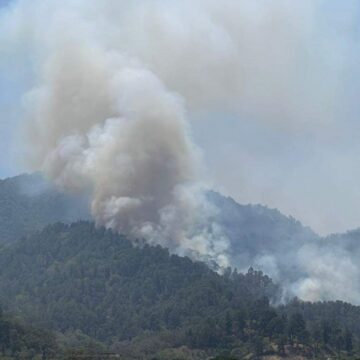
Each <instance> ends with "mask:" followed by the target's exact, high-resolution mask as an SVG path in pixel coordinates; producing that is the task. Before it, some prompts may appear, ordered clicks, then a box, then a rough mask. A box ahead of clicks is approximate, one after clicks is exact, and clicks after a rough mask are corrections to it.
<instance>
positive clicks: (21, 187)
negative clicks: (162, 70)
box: [0, 174, 317, 263]
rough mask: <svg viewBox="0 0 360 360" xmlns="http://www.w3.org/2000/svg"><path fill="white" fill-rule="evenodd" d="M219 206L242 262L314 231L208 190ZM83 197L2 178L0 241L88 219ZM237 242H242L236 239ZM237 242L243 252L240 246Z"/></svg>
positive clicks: (25, 178)
mask: <svg viewBox="0 0 360 360" xmlns="http://www.w3.org/2000/svg"><path fill="white" fill-rule="evenodd" d="M208 198H209V200H210V202H211V203H213V204H214V205H216V206H217V208H218V209H219V213H218V219H217V221H218V222H219V223H220V224H221V225H222V227H223V229H224V232H225V234H226V236H227V237H228V238H229V239H230V240H231V244H232V246H233V248H234V252H238V253H239V254H241V255H239V256H240V257H241V260H242V263H244V262H245V263H246V261H245V257H246V256H248V257H253V256H254V255H255V254H256V253H257V251H258V249H259V247H266V248H269V250H271V249H272V248H273V249H274V248H278V247H279V244H280V243H281V244H289V246H291V245H292V244H293V243H294V242H295V243H296V242H301V241H304V240H306V239H309V238H311V239H312V238H316V237H317V235H316V234H315V233H314V232H313V231H312V230H311V229H309V228H306V227H303V226H302V225H301V223H300V222H298V221H297V220H295V219H293V218H291V217H286V216H284V215H282V214H281V213H280V212H279V211H278V210H274V209H269V208H267V207H265V206H262V205H240V204H238V203H237V202H235V201H234V200H233V199H231V198H229V197H224V196H222V195H221V194H219V193H216V192H209V194H208ZM89 217H90V216H89V209H88V204H87V202H86V197H85V196H83V197H81V196H79V195H74V194H67V195H66V194H64V193H61V192H59V191H57V190H56V189H55V188H54V187H52V186H51V185H49V184H48V183H47V182H45V181H44V180H43V179H42V177H41V175H40V174H33V175H20V176H16V177H13V178H8V179H5V180H0V243H5V242H8V241H12V240H16V239H18V238H19V237H21V236H23V235H29V234H31V233H33V232H34V231H35V230H40V229H42V228H43V227H44V226H45V225H48V224H51V223H54V222H57V221H61V222H65V223H69V222H73V221H77V220H87V219H89ZM240 240H241V241H240ZM240 246H241V251H237V250H239V247H240Z"/></svg>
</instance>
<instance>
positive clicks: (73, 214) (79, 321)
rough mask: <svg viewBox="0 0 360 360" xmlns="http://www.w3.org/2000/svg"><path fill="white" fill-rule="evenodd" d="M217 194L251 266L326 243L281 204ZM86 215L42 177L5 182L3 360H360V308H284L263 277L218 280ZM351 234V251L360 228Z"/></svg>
mask: <svg viewBox="0 0 360 360" xmlns="http://www.w3.org/2000/svg"><path fill="white" fill-rule="evenodd" d="M208 196H209V198H210V200H211V201H212V202H213V203H215V204H217V205H218V207H219V208H220V209H221V214H220V217H219V221H220V222H221V224H222V225H223V226H224V229H225V230H226V235H227V236H228V238H229V239H230V241H231V242H232V245H233V249H234V253H236V256H237V257H238V260H239V263H241V264H246V263H247V262H248V260H249V259H251V258H252V257H253V256H254V255H256V252H257V251H258V249H259V248H262V247H263V246H265V245H266V246H268V247H269V246H274V247H275V246H277V247H281V248H283V249H284V254H286V253H287V251H288V248H287V247H289V248H290V247H291V246H293V245H294V243H296V242H299V241H302V240H303V239H308V238H314V239H316V238H317V235H316V234H314V233H313V232H312V231H311V230H310V229H307V228H304V227H303V226H302V225H301V224H300V223H299V222H297V221H296V220H294V219H292V218H288V217H285V216H283V215H282V214H281V213H280V212H278V211H277V210H270V209H267V208H266V207H263V206H253V205H247V206H243V205H239V204H237V203H236V202H235V201H233V200H231V199H229V198H224V197H222V196H221V195H219V194H217V193H212V192H211V193H209V195H208ZM86 218H88V213H87V204H86V201H84V199H82V198H79V197H74V196H66V195H63V194H61V193H59V192H57V191H55V190H54V189H53V188H51V187H49V186H48V185H47V184H46V183H45V182H44V181H43V180H42V179H41V177H39V176H20V177H16V178H13V179H7V180H3V181H0V244H3V245H1V247H0V303H1V304H2V307H3V309H4V311H5V314H6V315H3V314H1V316H0V359H64V360H65V359H66V360H67V359H79V358H81V359H104V358H105V359H108V358H113V355H112V354H120V355H121V358H122V359H209V358H217V359H244V358H246V359H256V358H264V357H265V358H266V356H270V355H271V356H275V358H276V357H283V356H285V355H286V356H287V357H288V358H295V356H298V357H297V358H298V359H301V358H304V359H307V358H315V359H326V358H339V359H357V358H360V355H359V356H357V354H360V349H359V339H360V307H357V306H352V305H350V304H346V303H343V302H323V303H305V302H301V301H299V300H296V299H295V300H293V301H291V302H290V303H288V304H287V305H286V306H284V305H281V306H279V305H276V304H279V300H280V296H281V289H280V287H279V286H277V285H275V284H274V283H273V282H272V280H271V279H270V278H269V277H267V276H266V275H264V274H263V273H261V272H258V271H255V270H253V269H250V270H249V271H248V273H246V274H241V273H238V272H236V271H233V270H231V269H228V270H227V271H226V272H225V274H223V275H219V274H217V273H215V272H214V271H212V270H210V269H209V268H208V267H207V266H206V265H205V264H202V263H195V262H192V261H191V260H190V259H188V258H182V257H178V256H174V255H170V254H169V253H168V251H167V250H165V249H163V248H161V247H150V246H140V245H139V246H134V245H133V244H132V243H131V242H130V241H128V240H127V239H126V238H125V237H124V236H119V235H115V234H113V233H112V232H110V231H106V230H104V229H96V228H95V227H94V225H93V224H92V223H89V222H86V221H81V222H76V223H73V224H71V223H72V222H73V221H76V220H79V219H86ZM58 221H62V222H64V223H67V225H66V224H64V223H59V222H58ZM51 223H55V224H52V225H48V224H51ZM44 227H45V228H44ZM21 237H22V238H21ZM240 238H241V244H242V245H241V248H237V247H236V246H239V245H238V244H239V242H238V240H239V239H240ZM344 239H345V240H344V241H346V242H347V244H348V246H349V247H350V246H352V244H353V243H354V242H356V241H357V239H358V233H357V232H352V233H349V234H347V237H345V238H344ZM330 240H331V239H330ZM333 241H337V239H335V238H334V239H333ZM277 242H278V243H277ZM279 285H280V286H281V284H279ZM9 314H13V315H9ZM26 324H31V326H29V325H26ZM40 329H43V330H40Z"/></svg>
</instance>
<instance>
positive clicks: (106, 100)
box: [25, 1, 229, 267]
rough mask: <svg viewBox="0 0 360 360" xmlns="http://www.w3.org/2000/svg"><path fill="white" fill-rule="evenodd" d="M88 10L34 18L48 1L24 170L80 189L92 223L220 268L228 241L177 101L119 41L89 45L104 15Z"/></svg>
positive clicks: (73, 8)
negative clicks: (207, 195)
mask: <svg viewBox="0 0 360 360" xmlns="http://www.w3.org/2000/svg"><path fill="white" fill-rule="evenodd" d="M107 3H108V4H107V5H108V6H110V5H111V2H109V1H108V2H107ZM85 4H86V5H85ZM87 4H88V3H87V2H84V4H82V5H81V6H80V7H79V8H78V6H79V2H74V1H68V2H65V4H63V5H64V6H63V5H61V6H59V4H58V3H57V2H49V3H48V4H47V5H46V6H45V10H46V12H45V13H42V14H43V15H44V16H46V17H47V16H50V17H51V13H50V12H49V13H48V11H49V9H48V8H47V6H49V5H50V8H51V7H52V6H53V7H54V9H53V10H54V11H55V14H56V15H55V16H54V18H52V19H51V22H52V24H47V25H46V28H45V27H41V28H40V29H39V31H40V32H42V31H45V30H46V31H47V32H48V33H44V34H43V33H41V35H40V36H39V39H38V38H37V35H35V39H34V40H35V46H39V51H40V52H41V55H40V56H39V59H38V63H37V64H38V65H39V79H40V81H39V84H38V85H37V86H36V87H34V88H33V89H32V90H31V91H30V92H29V93H28V94H27V96H26V99H25V102H26V106H27V111H28V119H27V124H26V126H27V141H28V143H29V144H30V146H29V148H30V153H29V162H30V164H31V166H32V168H33V169H40V170H42V171H44V173H45V174H46V175H47V176H48V177H49V178H50V179H51V180H52V181H54V182H55V183H56V184H57V185H59V186H60V187H62V188H64V189H66V190H69V191H88V192H89V193H90V196H91V199H92V200H91V210H92V214H93V217H94V219H95V221H96V223H97V224H98V225H103V226H105V227H107V228H111V229H114V230H117V231H119V232H121V233H124V234H127V235H128V236H129V237H130V238H131V239H135V240H139V239H145V240H146V241H147V242H149V243H151V244H161V245H163V246H166V247H168V248H169V249H170V250H171V251H173V252H176V253H180V254H184V255H185V254H186V255H190V256H192V257H194V258H196V259H202V260H205V261H209V262H214V263H216V264H218V265H220V267H224V266H227V265H229V263H228V258H227V239H226V238H224V237H223V236H222V234H221V229H220V228H219V226H218V225H217V224H216V223H215V222H214V221H210V220H209V219H210V218H211V217H214V214H215V212H216V209H215V208H214V207H212V206H211V205H210V204H208V203H207V200H206V198H205V196H203V192H202V189H201V187H200V186H199V184H198V183H197V172H198V168H199V166H200V157H199V154H198V151H197V149H196V148H195V146H194V145H193V144H192V142H191V139H190V136H189V134H188V133H189V129H188V125H187V122H186V116H185V110H184V100H183V99H182V97H180V96H179V95H177V94H176V93H173V92H171V91H169V90H168V89H167V88H166V86H165V85H164V84H163V82H162V81H161V79H160V78H159V77H158V76H157V75H156V74H155V73H154V72H152V71H151V70H150V69H149V68H148V67H147V66H146V64H144V63H143V62H142V61H141V59H140V58H138V57H136V56H133V55H129V54H127V52H126V49H123V47H122V44H121V42H120V43H119V44H117V41H116V40H115V39H114V40H113V41H112V42H111V44H112V46H111V47H109V46H108V45H107V44H106V41H105V39H97V36H96V34H94V32H96V30H97V26H98V25H99V24H100V25H101V21H102V20H103V19H102V16H106V15H107V14H104V10H105V9H102V11H100V13H99V14H96V18H95V19H86V11H87V10H89V8H90V9H91V6H88V5H87ZM38 6H39V7H40V8H42V6H41V5H39V4H38ZM113 6H115V2H114V4H113ZM115 7H116V6H115ZM57 11H59V12H60V13H57ZM128 11H129V10H128ZM93 16H95V14H93ZM107 16H108V15H107ZM49 20H50V19H49ZM105 20H106V22H107V21H108V19H107V18H105ZM65 25H66V29H65V28H64V26H65ZM47 26H48V27H47ZM115 29H116V26H115V27H114V29H113V30H112V31H110V30H109V33H107V32H105V30H104V31H100V35H102V36H105V35H107V36H112V34H113V31H115ZM48 46H49V48H47V47H48ZM44 50H46V51H44Z"/></svg>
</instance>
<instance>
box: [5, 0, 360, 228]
mask: <svg viewBox="0 0 360 360" xmlns="http://www.w3.org/2000/svg"><path fill="white" fill-rule="evenodd" d="M44 1H45V0H44ZM7 2H8V1H7V0H0V6H2V10H0V11H2V12H4V11H5V10H4V9H6V5H5V4H6V3H7ZM325 3H327V4H325ZM329 3H330V2H323V6H322V8H321V10H322V13H321V16H318V17H317V18H316V21H317V22H318V23H320V25H319V27H318V28H319V29H320V30H319V31H318V32H317V33H316V39H320V40H321V42H322V44H326V46H325V45H323V46H322V47H319V48H316V47H315V46H313V44H312V46H309V48H308V49H307V48H306V47H305V48H303V49H302V50H301V51H306V50H307V51H310V52H311V51H313V49H314V48H316V49H317V50H318V51H319V59H321V60H319V62H317V64H316V66H318V68H312V66H313V63H309V74H310V76H312V74H315V75H317V76H318V78H317V79H316V82H317V83H316V86H319V85H318V84H321V86H322V87H323V88H324V89H326V88H327V86H329V88H331V91H332V94H331V96H333V98H334V100H333V102H336V105H337V106H334V108H333V109H332V110H331V111H333V112H334V114H333V115H334V119H333V120H332V121H327V120H328V119H316V121H314V122H313V121H306V119H304V124H301V126H296V127H295V129H294V127H291V128H289V127H288V126H286V125H284V124H283V123H282V121H281V117H282V112H281V110H280V111H278V112H277V116H278V118H279V121H278V122H277V123H276V124H275V125H274V123H271V124H269V122H267V121H262V118H261V114H262V113H261V112H259V113H255V115H254V113H251V112H250V113H246V112H243V113H239V112H238V113H224V112H221V113H219V112H217V113H206V114H204V113H202V114H201V115H199V114H195V113H193V114H191V115H190V116H191V119H192V121H191V124H192V131H193V137H194V139H195V142H196V143H197V144H198V145H199V146H200V147H201V148H202V150H203V155H204V158H205V163H206V166H207V168H208V172H209V179H211V181H212V182H213V184H214V186H215V187H216V188H217V189H219V190H221V191H222V192H223V193H225V194H228V195H231V196H233V197H234V198H235V199H237V200H238V201H240V202H242V203H261V204H266V205H268V206H269V207H277V208H279V209H280V211H282V212H283V213H285V214H287V215H292V216H294V217H296V218H298V219H299V220H301V221H302V222H303V223H304V224H306V225H310V226H311V227H313V228H314V229H315V230H316V231H318V232H320V233H322V234H326V233H329V232H341V231H345V230H346V229H350V228H355V227H359V226H360V169H359V161H360V160H359V158H360V144H359V141H358V139H359V138H360V123H359V120H360V119H359V117H360V105H359V104H360V103H359V100H358V94H359V90H360V61H359V60H360V58H359V55H360V51H359V40H360V32H359V29H360V25H357V24H358V23H359V24H360V22H359V21H358V19H359V13H358V10H359V9H358V5H357V2H356V1H350V0H348V1H340V0H336V1H331V3H330V4H329ZM320 40H319V41H320ZM0 41H1V38H0ZM269 46H270V45H269ZM24 47H25V48H24V50H23V54H22V57H21V58H19V59H14V57H11V59H10V58H9V57H8V55H5V53H2V46H1V42H0V153H1V157H0V177H6V176H12V175H15V174H17V173H19V172H22V171H23V168H22V166H21V156H20V155H19V153H20V154H21V152H20V150H19V147H17V146H16V144H17V143H16V139H18V133H19V131H18V129H17V127H18V124H20V123H21V119H22V96H23V94H24V93H25V92H26V91H27V90H28V89H29V88H30V86H31V85H32V81H33V78H32V71H31V70H30V67H29V64H28V58H31V53H29V52H28V50H27V49H26V46H25V45H24ZM268 51H271V47H270V48H269V50H268ZM264 54H266V52H265V51H264V52H262V53H261V54H260V55H259V56H264ZM320 55H321V56H320ZM304 56H305V55H304ZM314 57H316V56H315V55H314ZM322 61H325V62H326V65H324V67H326V68H327V69H331V68H333V71H324V72H322V69H323V66H322ZM329 64H330V65H329ZM280 68H281V67H280ZM304 69H305V68H304V67H303V66H302V67H299V73H298V77H299V78H301V77H303V76H309V74H303V72H304ZM329 75H331V76H329ZM289 82H290V79H289ZM314 83H315V81H314ZM309 84H311V81H310V82H308V83H307V85H306V86H309ZM270 85H271V84H270ZM291 88H292V87H291V84H290V85H289V89H291ZM303 90H304V94H307V93H311V92H312V90H313V89H312V88H310V87H308V88H307V87H305V88H304V89H303ZM269 91H271V89H270V90H269ZM285 100H286V99H285ZM316 100H318V99H316ZM319 102H320V105H319V106H326V105H324V104H326V102H324V103H322V99H321V98H319ZM316 104H317V101H314V106H316ZM253 106H256V104H255V105H254V104H253ZM298 106H299V108H298V110H299V113H302V112H303V109H302V108H301V107H302V102H301V101H299V102H298ZM327 110H329V109H327ZM318 113H319V114H320V115H319V116H320V117H321V114H325V113H327V112H324V111H319V112H318ZM249 114H250V115H249ZM304 114H306V112H304ZM19 160H20V161H19Z"/></svg>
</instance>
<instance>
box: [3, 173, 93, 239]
mask: <svg viewBox="0 0 360 360" xmlns="http://www.w3.org/2000/svg"><path fill="white" fill-rule="evenodd" d="M88 217H89V215H88V211H87V204H86V199H84V198H82V197H81V196H74V195H72V196H70V195H64V194H62V193H60V192H58V191H56V190H55V189H54V188H52V187H51V186H49V184H47V183H46V182H45V181H44V180H43V179H42V178H41V176H40V175H21V176H16V177H13V178H9V179H5V180H0V244H1V243H8V242H11V241H14V240H16V239H18V238H19V237H21V236H25V235H29V234H30V233H33V232H34V231H36V230H40V229H42V228H43V227H44V226H45V225H47V224H50V223H53V222H57V221H63V222H71V221H75V220H80V219H87V218H88Z"/></svg>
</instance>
